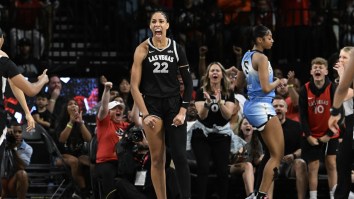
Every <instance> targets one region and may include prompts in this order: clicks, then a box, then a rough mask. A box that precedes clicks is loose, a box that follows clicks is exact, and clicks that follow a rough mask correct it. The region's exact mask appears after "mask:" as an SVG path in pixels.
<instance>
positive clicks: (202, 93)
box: [191, 62, 235, 199]
mask: <svg viewBox="0 0 354 199" xmlns="http://www.w3.org/2000/svg"><path fill="white" fill-rule="evenodd" d="M229 85H230V82H229V80H228V77H227V74H226V71H225V69H224V67H223V66H222V65H221V64H220V63H219V62H212V63H211V64H209V66H208V68H207V71H206V74H205V75H204V76H203V77H202V88H201V89H200V90H199V91H198V92H197V97H196V102H195V106H196V108H197V110H198V115H199V119H198V121H197V122H196V123H195V124H194V126H193V127H192V128H193V129H194V130H193V135H192V140H191V144H192V150H193V152H194V154H195V157H196V160H197V166H198V188H199V189H198V190H199V192H198V198H200V199H205V198H207V197H206V194H207V184H208V174H209V170H210V168H209V158H211V159H212V161H213V163H214V165H215V169H216V170H215V172H216V174H217V175H218V181H217V185H218V194H219V198H220V199H226V198H227V192H228V174H229V168H228V163H229V154H230V149H231V136H232V134H233V131H232V129H231V127H230V123H229V120H230V118H231V115H232V110H233V109H234V105H235V104H234V101H235V97H234V94H233V93H231V92H230V89H229Z"/></svg>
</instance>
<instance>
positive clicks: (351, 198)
mask: <svg viewBox="0 0 354 199" xmlns="http://www.w3.org/2000/svg"><path fill="white" fill-rule="evenodd" d="M348 199H354V193H353V192H352V191H351V192H349V197H348Z"/></svg>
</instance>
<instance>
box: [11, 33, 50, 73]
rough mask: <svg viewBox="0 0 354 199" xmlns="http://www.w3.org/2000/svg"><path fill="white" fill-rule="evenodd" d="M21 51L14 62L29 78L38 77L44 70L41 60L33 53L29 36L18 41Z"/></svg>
mask: <svg viewBox="0 0 354 199" xmlns="http://www.w3.org/2000/svg"><path fill="white" fill-rule="evenodd" d="M18 46H19V52H18V53H17V54H16V57H15V59H14V62H15V63H16V64H17V66H18V67H19V71H20V73H21V74H22V75H23V76H25V77H29V78H33V77H37V76H38V74H39V71H42V69H43V68H41V65H40V61H39V59H38V58H35V57H34V56H33V55H32V42H31V40H30V39H28V38H22V39H20V40H19V41H18Z"/></svg>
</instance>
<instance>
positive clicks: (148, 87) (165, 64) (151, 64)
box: [140, 38, 188, 98]
mask: <svg viewBox="0 0 354 199" xmlns="http://www.w3.org/2000/svg"><path fill="white" fill-rule="evenodd" d="M148 43H149V49H148V50H149V52H148V54H147V56H146V58H145V59H144V61H143V64H142V74H141V83H140V91H141V93H142V94H143V95H146V96H152V97H159V98H164V97H173V96H178V95H180V87H179V81H178V79H177V74H178V70H179V66H185V65H188V61H187V57H186V54H185V52H184V50H183V49H182V47H181V46H180V45H179V44H177V43H176V42H175V41H174V40H171V39H168V43H167V47H166V48H164V49H158V48H156V47H155V46H154V45H153V43H152V38H149V40H148Z"/></svg>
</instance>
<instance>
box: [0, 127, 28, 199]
mask: <svg viewBox="0 0 354 199" xmlns="http://www.w3.org/2000/svg"><path fill="white" fill-rule="evenodd" d="M32 152H33V149H32V147H31V146H30V145H28V144H27V143H26V142H25V141H24V140H23V139H22V127H21V125H20V124H18V123H13V124H12V126H11V128H9V129H8V132H7V135H6V149H5V156H4V158H3V159H2V162H1V168H2V170H1V184H2V193H1V198H5V197H9V196H17V198H19V199H24V198H26V193H27V190H28V176H27V173H26V171H25V167H26V166H28V165H29V164H30V160H31V156H32Z"/></svg>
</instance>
